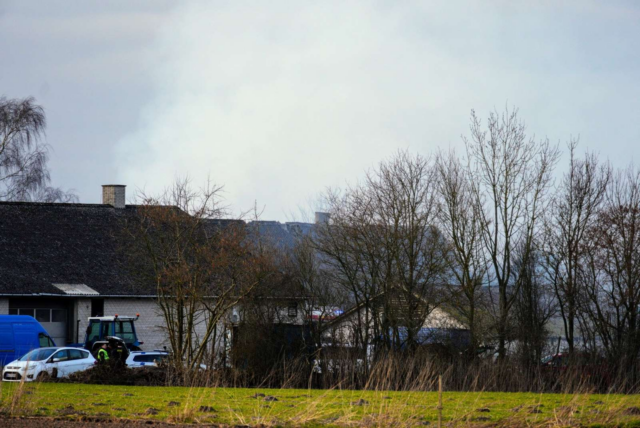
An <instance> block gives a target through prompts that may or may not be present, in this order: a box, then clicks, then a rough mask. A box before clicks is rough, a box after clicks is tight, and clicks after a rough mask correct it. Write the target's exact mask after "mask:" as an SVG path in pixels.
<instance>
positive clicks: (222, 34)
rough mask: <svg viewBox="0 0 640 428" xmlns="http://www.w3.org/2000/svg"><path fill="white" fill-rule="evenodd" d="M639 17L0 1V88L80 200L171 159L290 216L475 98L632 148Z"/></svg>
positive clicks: (177, 172)
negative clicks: (22, 106) (26, 111)
mask: <svg viewBox="0 0 640 428" xmlns="http://www.w3.org/2000/svg"><path fill="white" fill-rule="evenodd" d="M639 23H640V2H637V1H628V2H625V1H606V2H603V1H589V0H576V1H565V2H558V1H549V2H545V1H536V2H533V1H523V2H513V1H498V0H496V1H487V0H484V1H450V0H447V1H441V2H439V1H415V2H411V1H403V2H398V1H366V2H357V1H353V2H351V1H336V2H332V1H321V2H318V1H313V2H311V1H309V2H303V1H299V0H297V1H290V2H284V1H271V2H264V1H259V2H241V1H236V0H234V1H224V2H223V1H203V2H196V1H177V0H176V1H161V0H153V1H130V0H126V1H108V2H107V1H97V0H96V1H87V0H81V1H70V0H65V1H52V0H46V1H44V0H43V1H23V0H15V1H13V0H0V95H2V94H4V95H6V96H8V97H26V96H34V97H35V98H36V99H37V100H38V102H39V103H41V104H42V105H43V106H44V108H45V109H46V113H47V119H48V127H47V142H48V143H49V144H50V145H51V147H52V149H53V151H52V155H51V162H50V167H51V171H52V177H53V184H54V185H56V186H62V187H64V188H73V189H76V191H77V193H78V195H79V197H80V200H81V202H86V203H97V202H100V198H101V188H100V186H101V185H102V184H106V183H119V184H126V185H127V186H128V187H127V191H128V194H133V193H134V192H135V190H136V189H145V190H146V191H148V192H152V193H153V192H157V191H159V190H160V189H162V188H164V187H165V186H167V185H169V184H170V183H171V182H172V181H173V179H174V178H175V177H176V176H184V175H187V174H188V175H189V176H190V177H191V178H192V179H193V181H194V183H196V184H200V183H202V182H204V180H206V178H207V176H209V177H211V179H212V180H213V181H214V182H216V183H218V184H223V185H224V186H225V198H226V201H227V203H228V204H229V205H230V206H231V207H232V208H233V210H234V211H235V212H238V211H241V210H246V209H249V208H250V207H251V206H253V204H254V202H257V204H258V206H260V207H265V210H264V213H263V216H262V218H263V219H277V220H289V219H293V218H294V217H295V216H296V214H297V212H298V207H304V208H307V207H308V205H309V203H310V201H312V200H314V199H315V198H316V196H317V195H318V194H319V193H320V192H322V191H323V190H324V189H325V188H326V187H327V186H331V187H335V186H343V185H344V184H345V183H347V182H354V181H356V180H357V179H358V178H360V177H362V174H363V171H364V170H366V169H367V168H370V167H372V166H375V164H377V163H378V162H379V161H380V160H383V159H385V158H388V157H389V156H391V155H392V154H393V153H394V152H396V151H397V150H398V149H409V150H410V151H412V152H418V153H421V154H429V153H433V152H435V151H436V150H437V149H438V148H443V149H448V148H450V147H453V148H458V149H461V148H462V144H461V138H460V137H461V135H462V134H467V132H468V124H469V113H470V110H471V109H472V108H473V109H475V110H476V111H478V112H479V114H480V115H481V116H483V117H484V116H486V114H487V112H488V111H489V110H491V109H493V108H497V109H499V110H500V109H503V108H504V106H505V105H506V104H508V105H510V106H517V107H518V108H519V109H520V116H521V117H522V118H523V119H525V121H526V122H527V125H528V128H529V130H530V132H531V133H535V134H536V135H537V136H539V137H545V136H546V137H549V139H551V140H552V141H557V142H561V143H562V144H564V143H565V142H566V141H567V140H568V139H569V137H570V136H571V135H573V136H576V135H580V139H581V143H582V145H581V148H582V150H584V149H589V150H593V151H596V152H598V153H600V154H601V155H602V156H603V157H606V158H609V159H610V160H611V161H612V163H613V164H614V165H616V166H626V165H627V164H628V163H629V162H630V161H632V160H633V159H636V163H637V159H638V156H640V54H639V52H640V48H639V46H640V44H639V43H640V25H639Z"/></svg>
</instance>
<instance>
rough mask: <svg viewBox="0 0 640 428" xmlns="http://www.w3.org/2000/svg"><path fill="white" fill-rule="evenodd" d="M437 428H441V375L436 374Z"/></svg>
mask: <svg viewBox="0 0 640 428" xmlns="http://www.w3.org/2000/svg"><path fill="white" fill-rule="evenodd" d="M438 428H442V375H438Z"/></svg>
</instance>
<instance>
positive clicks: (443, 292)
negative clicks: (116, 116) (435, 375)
mask: <svg viewBox="0 0 640 428" xmlns="http://www.w3.org/2000/svg"><path fill="white" fill-rule="evenodd" d="M463 138H464V143H465V150H464V151H463V152H462V153H455V152H438V153H433V154H430V155H426V156H423V155H414V154H410V153H408V152H399V153H398V154H397V155H396V156H394V157H393V158H391V159H389V160H386V161H383V162H381V163H380V164H379V165H378V166H377V167H376V168H374V169H372V170H370V171H368V172H367V173H366V175H365V177H364V179H363V180H362V181H361V182H359V183H358V184H356V185H353V186H350V187H347V188H345V189H340V190H329V191H327V192H326V193H325V194H324V195H323V196H324V198H323V202H324V206H325V209H326V211H327V212H328V214H329V215H328V218H327V219H326V221H322V222H320V223H317V224H316V225H315V226H314V228H313V229H312V230H311V231H310V232H308V233H300V234H299V235H298V236H297V241H296V244H295V245H294V246H293V248H283V247H282V246H281V245H278V244H277V243H274V242H269V240H268V239H263V238H261V237H260V236H259V233H258V234H255V232H256V231H255V230H252V229H251V228H250V227H247V225H246V223H239V222H235V223H234V222H231V221H228V220H227V221H223V220H215V219H219V218H220V217H222V215H221V211H220V209H219V205H218V199H217V192H218V191H219V189H217V188H214V189H210V190H209V191H208V192H207V191H205V192H204V193H202V194H197V195H196V194H192V193H189V192H188V190H187V186H184V185H182V186H177V187H176V188H174V189H173V193H172V194H167V195H165V197H164V199H153V198H147V199H146V203H145V204H146V211H143V210H141V212H143V213H146V214H145V215H143V221H141V222H137V223H136V227H137V229H135V228H134V229H132V228H129V230H130V233H131V234H132V236H134V237H136V239H135V240H134V241H136V242H138V243H140V242H144V245H142V246H141V247H140V248H142V250H143V253H144V254H146V256H145V257H146V258H145V257H142V258H141V257H138V260H142V259H145V260H148V259H149V256H150V258H151V260H152V263H151V264H147V266H151V267H150V268H149V267H147V268H146V269H140V271H145V272H147V273H149V274H150V277H151V278H154V280H155V281H156V283H157V284H158V290H159V295H160V296H161V297H160V303H161V308H162V311H163V313H164V314H165V317H166V319H167V323H168V325H169V329H172V328H175V331H174V332H171V343H172V348H173V349H174V352H177V353H179V355H180V356H181V357H180V358H181V359H187V360H189V361H191V363H190V364H191V367H196V366H197V364H199V363H200V362H202V361H204V360H207V359H208V361H209V362H210V363H211V365H212V366H213V365H215V364H218V366H220V367H225V368H230V367H234V369H238V367H239V366H238V364H233V363H232V362H230V361H228V360H225V361H221V360H220V359H219V358H220V355H224V356H225V357H224V358H225V359H226V358H229V355H230V354H229V353H228V352H222V353H219V352H218V351H217V350H220V349H222V350H225V349H229V348H230V347H231V344H229V343H226V342H225V341H226V340H231V339H230V338H229V336H228V332H224V331H221V330H219V329H218V328H217V327H216V326H219V325H220V324H221V323H222V322H223V321H225V320H228V319H230V318H229V317H230V316H232V315H238V316H239V319H240V320H241V321H242V322H245V323H248V322H249V320H252V321H251V322H253V323H254V326H255V328H251V329H250V330H252V331H254V332H262V331H267V330H268V331H273V329H271V327H270V326H271V325H272V324H273V323H274V322H275V323H277V322H278V319H279V318H278V317H285V318H286V316H290V314H289V315H285V314H283V311H286V310H287V307H286V306H285V307H283V306H282V304H283V303H282V302H284V301H288V302H291V299H292V298H301V300H297V301H298V302H300V303H299V304H298V305H297V306H296V310H297V311H298V312H296V315H295V316H296V317H298V316H299V317H300V320H301V321H300V323H299V324H300V325H302V326H305V327H304V331H303V333H301V335H300V336H299V337H298V338H299V339H300V340H301V341H302V342H303V345H301V346H303V347H304V348H305V349H306V350H308V349H311V351H310V352H311V353H312V354H313V355H312V356H311V357H309V358H308V359H307V360H306V361H307V363H306V366H305V367H306V369H305V370H306V371H305V370H302V371H301V370H297V371H296V373H298V374H302V375H303V376H302V377H303V378H306V379H313V378H314V377H318V376H319V374H321V376H325V377H331V376H333V377H336V376H337V375H336V373H338V372H341V371H342V369H343V368H344V367H346V366H347V363H346V361H347V360H349V361H350V363H349V364H350V367H351V368H352V369H351V370H350V371H349V370H348V372H349V373H344V376H345V378H348V377H349V376H351V379H355V378H354V376H356V374H357V376H360V377H361V379H370V376H371V375H372V374H373V372H374V371H375V370H376V369H375V368H376V367H379V366H377V365H376V364H379V361H380V358H385V359H388V358H399V357H398V355H402V356H405V357H407V358H413V359H415V358H423V357H424V355H428V354H429V352H436V351H437V347H436V346H434V345H435V344H436V343H435V341H434V340H425V337H424V334H425V326H427V325H428V326H429V328H428V329H426V330H429V331H430V332H434V331H435V330H438V328H433V326H434V321H433V320H434V319H436V320H440V321H442V322H443V324H442V326H441V330H443V331H445V330H447V329H451V328H455V329H460V326H463V328H464V329H465V330H468V340H466V341H465V342H464V347H463V348H460V347H459V346H458V347H454V348H451V349H448V352H447V353H446V357H445V359H444V360H443V359H442V358H441V357H442V352H440V351H437V353H439V355H440V358H441V359H440V361H447V362H448V363H447V364H448V365H446V367H449V368H450V372H460V367H471V366H470V365H469V363H470V362H471V363H472V365H474V364H475V366H473V367H475V368H476V369H477V368H478V367H485V368H486V367H487V364H488V362H490V364H494V365H496V366H501V367H510V369H509V370H511V371H512V372H513V371H517V372H518V373H519V374H520V375H522V376H524V377H523V378H518V379H524V380H522V385H525V384H527V383H530V381H531V380H532V379H534V378H535V379H540V373H541V371H540V370H541V368H540V362H541V360H542V358H543V357H544V356H545V355H547V354H549V353H555V352H557V350H558V348H560V350H564V348H565V347H566V351H567V355H568V358H569V359H570V360H571V361H573V364H574V367H581V368H580V370H582V371H583V372H585V370H586V369H585V367H606V368H607V369H606V371H607V377H608V378H611V379H613V378H615V379H616V380H615V383H616V385H618V387H620V388H622V389H625V388H626V390H631V389H633V388H635V384H636V382H637V380H638V352H639V348H640V337H639V333H640V325H639V319H638V318H639V313H638V312H639V308H640V245H639V240H638V239H639V238H640V174H639V172H638V171H637V170H636V169H635V168H634V167H633V166H629V167H628V168H626V169H622V170H620V169H614V168H613V167H612V166H611V165H609V163H608V162H607V161H605V160H602V159H600V158H599V157H598V156H597V155H596V154H594V153H586V154H580V153H579V146H578V142H577V141H576V140H571V141H569V142H568V143H567V150H566V156H565V157H564V159H566V160H567V161H568V165H560V166H559V162H560V159H561V152H562V151H561V147H560V146H559V145H555V144H552V143H551V142H549V140H547V139H543V140H540V141H539V140H535V139H534V138H533V137H531V136H530V135H528V132H527V129H526V126H525V124H524V122H523V121H522V120H521V119H520V118H519V117H518V112H517V110H515V109H514V110H511V111H509V110H507V111H505V112H504V113H500V114H499V113H491V114H489V116H488V118H487V119H486V120H485V121H483V120H481V119H480V118H479V117H478V116H477V115H476V114H475V112H472V115H471V124H470V130H469V133H468V136H467V137H463ZM183 184H184V183H183ZM214 201H215V202H214ZM196 202H197V203H196ZM145 204H143V205H145ZM166 205H175V206H178V207H180V208H181V210H179V212H178V211H176V212H173V213H171V212H170V213H169V214H167V211H166V210H165V211H162V210H154V207H158V206H166ZM182 212H186V213H189V214H191V215H190V216H184V215H182V214H181V213H182ZM249 224H252V223H249ZM200 226H203V227H200ZM204 226H206V227H204ZM151 229H153V230H155V231H157V230H164V231H165V232H167V236H168V237H169V238H167V237H165V238H163V239H160V240H159V241H158V240H155V239H156V238H153V239H151V238H149V236H151V235H149V234H148V231H149V230H151ZM251 234H254V235H252V236H251V237H250V236H249V235H251ZM141 237H146V238H144V239H142V238H141ZM152 241H153V242H152ZM140 248H139V249H138V251H139V250H140ZM143 253H140V252H137V253H136V252H133V254H139V255H140V254H143ZM212 296H214V297H215V299H211V298H212ZM287 299H288V300H287ZM294 300H295V299H294ZM212 302H215V304H214V303H212ZM289 304H290V303H289ZM238 307H241V308H242V311H243V313H242V314H237V313H235V312H233V311H234V308H238ZM184 308H190V309H189V310H187V311H185V309H184ZM335 308H342V309H347V308H357V309H358V310H357V311H356V312H353V313H352V316H351V317H347V316H346V315H345V314H342V315H341V316H340V317H339V319H340V323H337V322H336V320H335V316H336V313H335V310H334V309H335ZM289 309H290V308H289ZM436 314H437V316H435V315H436ZM442 314H445V315H442ZM552 320H561V321H560V323H561V324H562V334H561V336H562V338H561V339H562V344H559V343H558V342H557V337H555V338H551V337H550V322H551V321H552ZM289 321H291V320H290V319H289ZM201 322H205V324H206V325H207V326H209V327H208V328H207V329H206V332H205V334H206V336H204V337H202V335H201V334H200V335H198V333H190V332H191V331H196V330H197V329H194V326H195V325H196V324H199V323H201ZM258 326H263V327H264V326H267V327H264V328H266V330H260V328H258ZM259 336H260V337H262V338H264V337H266V336H267V335H266V333H260V334H259ZM551 339H553V340H551ZM212 343H216V344H217V345H216V346H217V347H216V346H213V345H211V344H212ZM245 343H252V341H251V340H245ZM289 345H290V343H289ZM310 345H311V346H310ZM283 346H285V345H284V344H283ZM200 347H202V349H201V348H200ZM325 349H334V350H335V349H339V350H341V352H342V353H341V354H340V352H337V351H336V353H334V354H331V353H328V352H325V351H324V350H325ZM434 349H435V351H434ZM251 352H253V353H254V357H250V356H249V355H248V354H249V353H251ZM323 352H324V353H323ZM285 354H286V353H284V352H280V353H278V352H275V353H274V354H273V355H271V354H268V353H265V348H260V347H257V346H254V347H253V350H250V349H249V348H247V350H246V353H245V355H243V357H242V361H243V362H244V363H245V364H244V365H243V366H242V367H243V369H245V370H251V368H252V367H253V366H252V365H251V364H249V363H248V362H249V361H256V363H255V364H258V363H260V364H261V365H262V366H264V368H263V369H261V370H260V371H259V372H255V373H254V374H255V376H253V377H252V379H253V380H252V382H253V383H256V382H257V383H259V379H260V377H261V376H262V375H264V374H265V373H267V372H271V373H273V370H276V369H275V368H276V367H278V364H281V361H282V359H283V358H285V357H286V355H285ZM265 355H269V358H265ZM338 355H342V357H338ZM234 358H236V359H237V358H238V357H237V355H236V356H235V357H234ZM269 359H272V360H273V361H271V360H269ZM267 360H269V361H267ZM454 360H455V361H454ZM494 360H495V362H494ZM587 360H588V361H587ZM338 361H342V363H340V364H339V363H338ZM394 361H396V360H394ZM414 361H415V360H414ZM571 361H570V364H571ZM578 361H579V362H578ZM236 362H237V361H236ZM465 365H466V366H465ZM423 366H424V365H421V366H420V367H423ZM416 370H417V369H416ZM442 370H445V369H442ZM442 370H440V371H442ZM430 373H431V372H430ZM476 373H477V374H478V377H477V378H480V377H481V376H480V372H476ZM482 373H485V374H486V373H488V372H487V371H484V372H482ZM498 373H499V371H494V372H493V374H494V375H496V376H494V378H492V379H494V380H493V381H492V382H494V381H495V385H498V384H500V381H496V380H495V379H499V378H500V376H498V375H497V374H498ZM514 373H515V372H514ZM236 375H237V373H236ZM281 375H282V376H281V377H280V380H282V379H284V377H285V375H284V374H281ZM465 376H466V377H465ZM468 376H469V373H466V374H465V375H464V376H463V375H460V376H459V377H457V378H456V379H458V380H459V383H460V385H466V384H471V383H473V382H472V381H470V380H468V379H469V378H468ZM487 376H489V375H488V374H487ZM527 376H529V377H527ZM338 377H339V376H338ZM460 379H467V380H466V381H463V380H460ZM343 381H344V379H343ZM367 382H368V381H361V382H355V383H354V385H356V384H357V385H359V386H360V387H362V386H366V384H367ZM452 382H453V380H452ZM465 382H467V383H465ZM609 383H610V384H611V382H609ZM540 384H541V385H542V384H544V382H542V383H540ZM623 384H624V385H623ZM476 386H477V384H476ZM496 388H498V387H497V386H496ZM505 388H506V387H505ZM516 389H517V388H516Z"/></svg>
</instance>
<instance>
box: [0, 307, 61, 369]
mask: <svg viewBox="0 0 640 428" xmlns="http://www.w3.org/2000/svg"><path fill="white" fill-rule="evenodd" d="M47 346H56V344H55V342H54V341H53V339H51V337H50V336H49V333H47V331H46V330H45V329H44V327H42V325H40V323H39V322H38V321H36V319H35V318H34V317H31V316H29V315H0V366H4V365H6V364H7V363H8V362H9V361H13V360H15V359H16V358H19V357H20V356H22V355H24V354H26V353H27V352H29V351H31V350H33V349H36V348H43V347H47Z"/></svg>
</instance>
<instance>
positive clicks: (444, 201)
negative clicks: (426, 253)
mask: <svg viewBox="0 0 640 428" xmlns="http://www.w3.org/2000/svg"><path fill="white" fill-rule="evenodd" d="M436 182H437V183H438V192H439V197H440V207H439V210H438V211H439V217H440V227H441V228H442V231H443V233H444V234H445V235H446V237H447V239H448V241H449V242H450V243H451V252H450V255H451V257H450V258H449V261H450V272H451V279H452V280H451V281H450V283H449V285H450V287H449V288H450V292H451V302H450V303H451V304H452V305H454V306H455V308H456V309H457V311H458V312H459V313H460V314H461V315H462V317H463V320H464V322H465V324H466V325H467V326H468V327H469V331H470V333H471V340H470V347H469V354H470V355H471V356H475V351H476V350H477V348H478V345H479V343H480V339H481V336H482V333H481V331H482V328H481V325H482V323H481V322H480V320H479V319H478V318H480V317H479V316H478V313H479V312H480V311H481V310H482V309H483V308H482V307H481V304H482V301H483V299H482V290H481V287H482V286H483V285H484V284H486V282H487V269H488V267H489V265H488V262H489V261H488V260H487V258H486V255H485V248H484V246H483V242H482V235H481V234H482V223H481V222H482V216H481V213H480V211H479V209H478V205H477V204H476V203H475V199H474V194H473V191H472V184H471V177H470V174H469V171H468V170H467V169H466V168H465V167H464V166H463V165H462V163H461V162H460V160H459V158H458V157H457V156H456V154H455V153H449V154H448V155H442V154H441V155H440V156H439V157H438V161H437V176H436Z"/></svg>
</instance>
